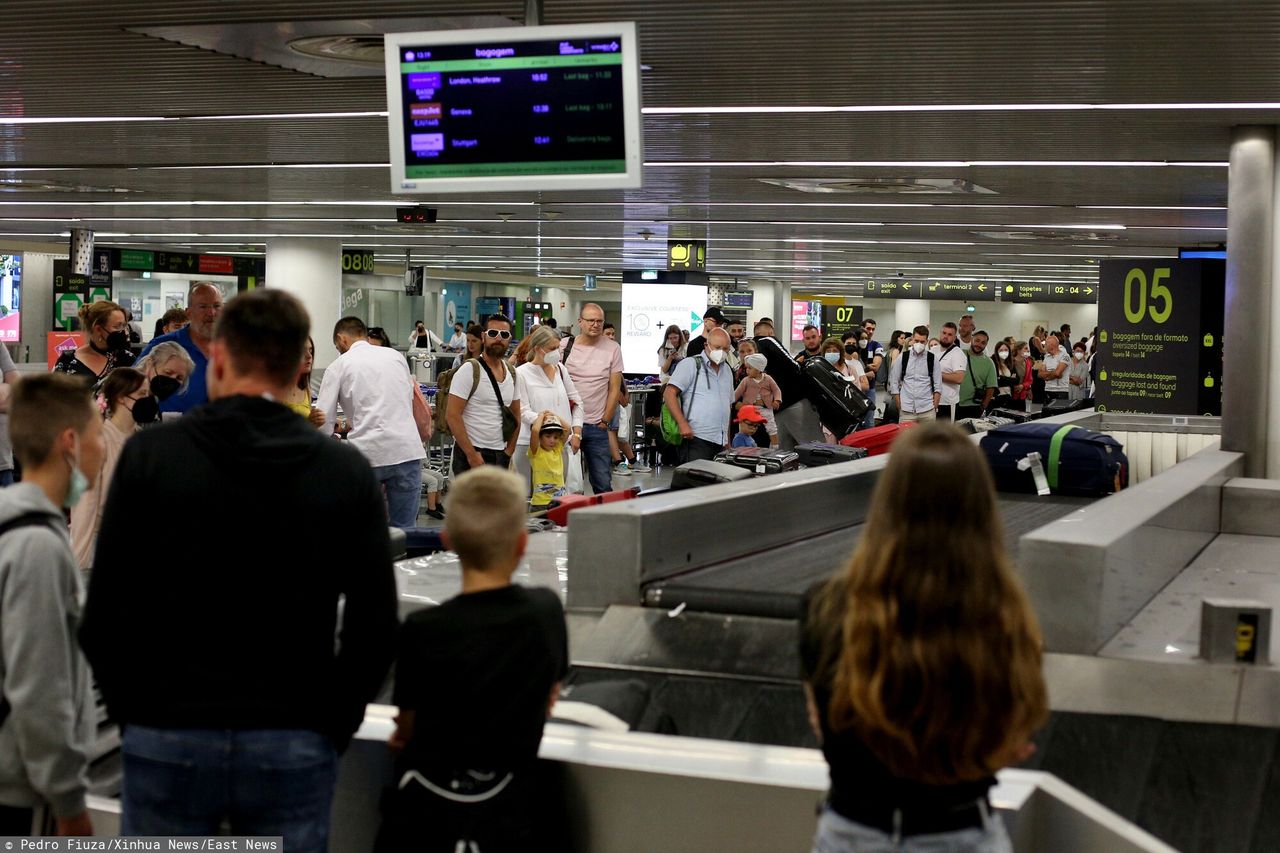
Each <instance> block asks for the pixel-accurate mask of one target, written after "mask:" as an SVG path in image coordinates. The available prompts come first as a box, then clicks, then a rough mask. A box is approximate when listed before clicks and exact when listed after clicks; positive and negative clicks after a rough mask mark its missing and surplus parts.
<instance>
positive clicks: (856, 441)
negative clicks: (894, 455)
mask: <svg viewBox="0 0 1280 853" xmlns="http://www.w3.org/2000/svg"><path fill="white" fill-rule="evenodd" d="M913 426H915V423H914V422H911V421H908V422H907V423H905V424H885V425H884V426H878V427H872V428H871V429H863V430H858V431H857V432H855V433H850V434H849V435H846V436H845V437H844V438H842V439H840V443H841V444H842V445H844V446H845V447H862V448H865V449H866V451H867V455H868V456H879V455H880V454H882V453H888V452H889V447H890V445H892V444H893V442H894V440H896V439H897V437H898V436H899V435H900V434H901V433H902V431H903V430H904V429H910V428H911V427H913Z"/></svg>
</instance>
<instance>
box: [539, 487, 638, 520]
mask: <svg viewBox="0 0 1280 853" xmlns="http://www.w3.org/2000/svg"><path fill="white" fill-rule="evenodd" d="M638 494H640V487H639V486H632V487H631V488H629V489H616V490H614V491H612V492H605V493H604V494H602V495H565V496H564V497H561V498H556V500H555V501H554V502H553V503H552V504H551V508H550V509H549V510H547V516H546V517H547V518H549V519H551V521H552V523H554V524H556V525H559V526H561V527H563V526H564V525H565V524H566V523H567V519H568V517H569V513H571V512H573V511H574V510H575V509H582V508H583V507H584V506H599V505H600V504H611V503H613V502H614V501H629V500H631V499H632V498H634V497H635V496H636V495H638Z"/></svg>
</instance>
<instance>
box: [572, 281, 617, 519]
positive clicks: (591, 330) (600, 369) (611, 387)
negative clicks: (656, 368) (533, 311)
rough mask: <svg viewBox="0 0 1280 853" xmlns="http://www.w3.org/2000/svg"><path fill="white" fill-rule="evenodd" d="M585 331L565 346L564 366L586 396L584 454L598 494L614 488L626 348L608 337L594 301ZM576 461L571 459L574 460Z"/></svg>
mask: <svg viewBox="0 0 1280 853" xmlns="http://www.w3.org/2000/svg"><path fill="white" fill-rule="evenodd" d="M578 325H579V327H581V329H582V334H580V335H578V336H577V337H576V338H566V339H565V342H564V343H563V344H562V345H561V350H562V351H563V352H564V354H565V355H564V366H565V368H566V369H567V370H568V371H569V376H570V377H571V378H572V379H573V384H574V385H576V386H577V388H578V393H579V394H581V395H582V457H583V459H584V460H585V461H586V464H587V478H588V479H589V480H590V482H591V491H592V492H594V493H596V494H603V493H604V492H607V491H610V490H612V489H613V469H612V466H611V457H610V452H609V428H610V425H611V424H612V423H613V422H614V419H615V418H616V417H617V411H618V395H619V393H620V391H621V388H622V348H621V347H620V346H618V344H617V343H616V342H614V341H612V340H610V339H609V338H606V337H605V336H604V309H603V308H601V307H600V306H599V305H597V304H595V303H594V302H588V303H587V304H586V305H583V306H582V315H581V316H580V317H578ZM572 461H574V460H571V462H572Z"/></svg>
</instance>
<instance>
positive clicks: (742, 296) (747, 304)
mask: <svg viewBox="0 0 1280 853" xmlns="http://www.w3.org/2000/svg"><path fill="white" fill-rule="evenodd" d="M755 304H756V294H755V291H753V290H731V291H728V292H727V293H725V295H724V303H723V304H722V305H721V307H723V308H754V307H755Z"/></svg>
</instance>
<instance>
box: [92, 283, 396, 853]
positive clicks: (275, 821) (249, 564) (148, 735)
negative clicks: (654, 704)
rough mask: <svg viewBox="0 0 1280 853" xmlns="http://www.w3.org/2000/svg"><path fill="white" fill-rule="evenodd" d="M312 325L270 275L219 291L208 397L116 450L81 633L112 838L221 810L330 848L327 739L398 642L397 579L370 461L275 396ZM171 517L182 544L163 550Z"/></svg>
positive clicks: (241, 828)
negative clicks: (268, 285)
mask: <svg viewBox="0 0 1280 853" xmlns="http://www.w3.org/2000/svg"><path fill="white" fill-rule="evenodd" d="M309 325H310V324H309V320H308V318H307V314H306V311H305V310H304V309H303V308H302V305H301V303H299V302H298V301H297V300H296V299H294V298H293V297H292V296H289V295H288V294H287V293H285V292H283V291H279V290H258V291H253V292H250V293H246V294H244V295H242V296H239V297H237V298H235V299H234V300H232V301H231V302H230V303H229V304H228V305H227V307H226V309H225V310H224V311H223V312H222V316H221V317H220V318H219V320H218V324H217V328H216V330H215V332H214V337H213V340H212V344H211V349H210V355H209V357H210V368H209V397H210V402H209V403H208V404H206V405H204V406H200V407H197V408H196V409H194V410H193V411H191V412H190V413H188V414H187V415H186V416H185V417H184V418H182V419H181V420H180V421H177V422H176V423H173V424H169V425H164V426H160V427H157V428H155V429H150V430H146V431H144V432H141V433H139V434H138V435H135V436H133V437H132V438H131V439H130V440H129V442H128V443H127V444H126V445H125V447H124V451H123V452H122V454H121V456H120V461H119V464H118V466H117V468H116V472H115V477H114V478H113V480H112V483H111V489H110V492H109V496H108V500H107V505H106V510H105V513H104V516H103V520H102V527H101V530H100V533H99V536H98V549H97V553H96V556H95V559H94V563H93V565H94V570H93V576H92V579H91V581H90V587H89V599H88V603H87V605H86V610H85V614H84V621H83V625H82V628H81V631H80V641H81V644H82V645H83V646H84V650H85V653H86V655H87V656H88V658H89V662H90V663H91V664H92V666H93V670H94V675H95V676H96V677H97V681H98V685H99V687H100V688H101V691H102V694H103V697H104V698H105V700H106V702H107V706H108V709H109V711H110V712H111V716H112V717H113V718H114V719H115V720H116V721H117V722H118V723H120V724H121V725H122V726H123V727H124V739H123V746H122V752H123V755H124V789H123V795H122V799H123V827H122V828H123V833H124V834H125V835H214V834H216V833H217V831H218V827H219V825H220V824H221V823H222V821H224V820H227V821H229V822H230V825H231V831H232V833H233V834H237V835H283V836H284V839H285V847H286V849H288V850H290V851H303V850H305V851H317V853H320V851H324V850H325V849H326V847H327V843H328V830H329V807H330V801H331V799H332V795H333V787H334V779H335V776H336V772H337V753H338V751H339V750H341V749H342V748H343V747H344V746H345V745H346V743H347V742H348V741H349V740H350V738H351V735H352V734H353V733H354V731H355V729H356V728H357V727H358V726H359V724H360V721H361V720H362V719H363V716H364V709H365V704H366V703H367V702H369V701H370V700H372V699H373V697H374V695H375V694H376V692H377V690H378V688H379V687H380V686H381V684H382V682H383V679H384V678H385V676H386V673H387V670H388V667H389V666H390V662H391V659H392V657H393V655H394V643H395V633H396V589H395V579H394V576H393V574H392V568H391V559H390V547H389V544H388V533H387V520H386V512H385V510H384V509H383V503H382V497H381V495H380V494H379V491H378V485H377V482H376V481H375V479H374V476H373V472H372V470H371V469H370V467H369V464H368V463H367V462H366V461H365V460H364V457H362V456H361V455H360V453H359V452H357V451H355V450H354V449H351V448H348V447H346V446H344V445H343V443H341V442H337V441H334V440H332V439H330V438H326V437H323V436H321V435H320V434H319V433H317V432H316V430H315V429H314V428H313V427H312V426H311V425H310V424H309V423H308V422H307V420H306V419H305V418H300V417H298V416H297V415H296V414H295V413H294V412H292V411H291V410H289V409H288V408H286V407H285V406H284V405H282V404H281V403H278V402H276V401H277V400H280V399H283V398H284V396H285V394H286V392H287V391H288V388H289V386H290V385H291V384H292V383H293V382H294V380H295V378H296V376H297V373H298V369H299V367H300V365H301V363H302V354H303V350H304V348H305V346H306V342H307V330H308V327H309ZM178 533H181V534H182V535H184V536H185V537H187V540H188V543H189V546H188V547H187V548H186V549H184V550H183V551H181V552H169V551H164V550H161V547H160V546H161V543H164V542H168V541H170V540H171V538H172V537H173V536H174V535H175V534H178ZM340 601H341V602H342V606H341V629H340V630H339V625H338V622H339V619H338V613H339V604H340ZM335 636H336V637H337V642H336V643H335ZM335 646H336V650H335Z"/></svg>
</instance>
